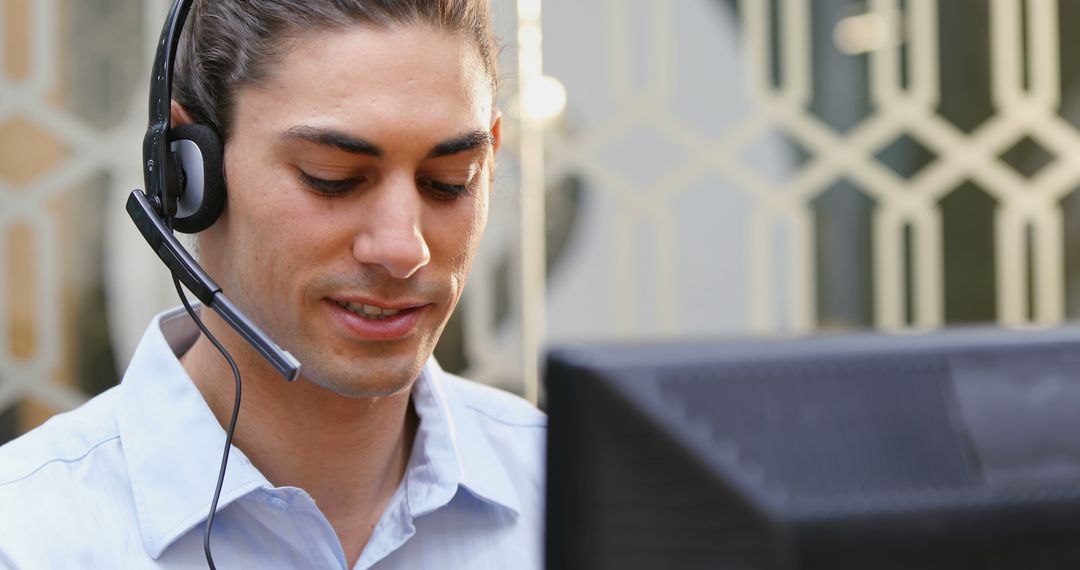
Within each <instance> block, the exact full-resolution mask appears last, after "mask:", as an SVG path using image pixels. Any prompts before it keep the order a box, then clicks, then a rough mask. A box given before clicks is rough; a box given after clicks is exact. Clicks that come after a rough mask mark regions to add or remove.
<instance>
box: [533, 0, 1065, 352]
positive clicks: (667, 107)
mask: <svg viewBox="0 0 1080 570" xmlns="http://www.w3.org/2000/svg"><path fill="white" fill-rule="evenodd" d="M596 4H597V7H591V8H586V7H582V6H581V4H580V3H576V2H567V1H563V2H560V1H558V0H548V2H546V3H545V13H546V14H549V15H550V14H555V13H557V14H560V15H561V17H556V16H552V20H551V25H550V26H548V27H547V28H546V29H545V35H546V37H548V38H551V37H553V36H555V37H559V38H561V40H560V41H561V42H562V44H563V46H562V50H561V51H558V49H559V48H558V47H557V46H552V43H553V42H552V41H548V42H546V44H545V49H546V51H547V53H546V56H545V65H546V69H547V71H548V72H549V73H552V74H554V75H556V76H559V77H561V78H564V80H565V81H566V83H567V86H568V90H569V93H570V102H571V103H570V104H571V109H570V111H569V114H568V121H569V123H568V125H564V128H563V129H562V131H553V133H552V135H551V137H552V140H551V144H550V152H551V156H552V164H551V167H550V169H549V174H548V176H549V178H551V179H558V178H559V177H561V176H565V175H566V174H567V173H581V174H582V175H583V176H584V177H585V178H586V179H587V180H588V181H589V184H590V190H591V191H592V192H591V200H592V205H591V209H592V211H591V216H592V223H593V224H595V225H599V226H602V227H603V228H604V229H603V230H602V231H599V230H598V231H597V232H596V234H601V233H606V235H589V231H588V230H584V232H585V235H583V240H584V241H585V242H590V243H592V244H593V245H591V246H588V247H587V249H589V251H588V252H586V253H582V254H581V257H582V259H581V262H580V263H578V264H576V265H575V268H585V267H586V266H589V265H591V266H592V267H593V269H592V271H593V273H592V275H593V277H592V278H591V279H590V280H589V281H590V286H591V287H593V288H594V289H600V290H610V291H613V294H612V295H610V296H609V297H607V298H603V299H600V300H599V301H598V302H596V301H595V299H596V297H593V299H594V304H595V306H593V307H591V310H590V308H589V307H587V303H576V302H575V301H573V300H572V299H568V298H570V297H577V296H580V295H581V293H583V292H584V290H585V289H586V286H585V285H584V284H583V282H582V280H580V279H578V278H576V277H575V276H574V275H573V271H568V272H567V274H566V275H552V276H551V278H550V281H549V286H550V291H549V293H550V295H551V307H550V310H549V317H548V320H549V323H550V327H551V329H552V331H553V332H552V336H553V337H555V338H579V337H590V338H591V337H606V336H621V337H637V336H650V337H654V336H672V335H683V334H687V333H693V334H697V333H703V334H715V333H719V332H736V333H738V332H743V331H757V332H764V333H771V332H783V331H788V332H806V331H811V330H816V329H820V328H822V327H828V326H831V325H832V324H833V323H832V322H831V321H830V318H829V314H828V311H827V310H826V309H827V305H830V304H837V303H842V302H844V301H845V299H842V298H841V299H839V300H837V299H836V298H835V297H836V296H837V293H838V292H839V294H840V296H844V295H849V296H852V295H855V294H862V295H864V296H865V297H866V305H867V309H866V310H865V311H864V312H863V313H862V316H861V317H859V316H856V318H849V319H846V320H844V319H840V321H841V322H840V323H839V324H841V325H843V326H876V327H880V328H885V329H904V328H924V327H938V326H941V325H943V324H946V323H947V322H951V321H959V320H979V319H995V318H996V320H998V321H1000V322H1002V323H1007V324H1023V323H1039V324H1052V323H1056V322H1059V321H1061V320H1062V319H1063V318H1064V316H1065V312H1066V282H1067V280H1066V275H1065V268H1066V256H1065V248H1066V246H1067V243H1068V242H1067V240H1066V238H1065V229H1066V228H1065V226H1066V221H1067V220H1066V213H1067V212H1066V210H1063V206H1062V204H1063V201H1065V202H1066V203H1068V201H1069V200H1068V197H1069V196H1070V195H1071V194H1072V192H1073V191H1074V190H1075V189H1076V188H1077V187H1078V186H1080V165H1078V164H1077V163H1076V162H1075V161H1071V160H1067V159H1066V157H1069V156H1072V155H1075V154H1076V153H1077V152H1078V151H1080V136H1078V133H1077V128H1076V126H1077V125H1076V121H1075V120H1072V119H1070V118H1068V117H1067V116H1066V115H1067V113H1065V112H1064V111H1063V110H1062V91H1063V89H1062V81H1061V77H1062V73H1063V70H1068V66H1067V65H1063V64H1062V61H1061V59H1062V55H1063V54H1064V53H1067V52H1066V51H1064V50H1065V49H1066V46H1069V45H1071V44H1069V43H1067V42H1066V41H1065V40H1067V38H1063V37H1061V34H1060V33H1059V32H1060V30H1062V29H1069V22H1074V21H1075V20H1076V17H1077V16H1078V14H1076V13H1075V12H1076V10H1074V9H1072V8H1071V6H1070V4H1072V3H1070V2H1057V1H1052V0H1045V1H1044V0H1030V1H1022V0H978V1H976V0H971V1H967V0H965V1H958V2H954V1H953V0H947V1H946V0H940V1H939V0H866V1H856V2H850V1H829V0H815V1H811V0H744V1H738V2H736V1H734V0H732V1H730V2H724V1H719V0H714V1H706V0H695V1H693V2H690V1H687V2H668V1H664V0H633V1H627V0H608V1H606V2H598V3H596ZM575 10H576V11H577V15H578V16H579V17H580V19H581V20H583V21H584V23H582V24H580V26H579V27H575V26H577V24H575V23H574V22H572V21H571V14H572V13H573V12H574V11H575ZM1066 18H1067V19H1066ZM965 25H966V26H968V27H967V28H965V27H964V26H965ZM980 26H981V27H980ZM555 28H558V30H557V31H556V30H555ZM579 28H580V29H579ZM586 28H588V29H590V30H599V31H598V32H597V33H592V34H589V35H587V36H586V35H584V32H585V31H586ZM705 36H708V37H713V38H721V39H715V40H714V41H711V42H703V41H699V39H695V38H701V37H705ZM583 37H585V38H587V39H580V38H583ZM961 40H963V41H967V42H968V44H967V45H958V42H959V41H961ZM597 42H599V44H600V45H596V44H597ZM943 43H944V44H946V45H947V47H948V50H947V51H946V50H945V48H943ZM852 44H854V45H855V48H851V47H850V46H851V45H852ZM858 45H863V46H864V47H863V48H861V49H862V50H863V53H861V54H856V55H847V54H840V53H839V51H838V48H837V46H847V47H848V49H859V48H858ZM589 50H592V52H590V51H589ZM553 51H554V52H555V53H553ZM594 52H598V53H594ZM703 52H704V53H705V55H702V53H703ZM976 56H979V57H982V58H984V59H985V61H986V69H985V70H981V69H975V70H974V71H973V70H970V69H964V68H963V66H965V65H966V66H968V67H972V68H978V66H979V63H980V61H981V60H980V59H979V57H976ZM845 58H846V59H845ZM573 59H578V60H584V61H585V62H586V63H583V64H580V66H576V65H575V64H574V62H573V61H572V60H573ZM957 62H961V63H957ZM844 65H849V66H852V67H853V68H854V69H855V71H854V72H852V73H854V74H855V75H856V76H857V78H856V79H858V80H851V79H850V77H847V76H845V75H844V74H843V73H841V72H842V71H843V69H841V68H842V67H843V66H844ZM585 66H588V67H589V69H590V71H591V74H592V75H591V76H590V75H589V74H587V73H584V72H582V71H580V70H579V69H578V67H585ZM688 68H689V69H688ZM983 71H985V73H984V75H985V76H986V78H987V80H986V85H985V89H981V85H980V84H978V83H974V87H973V88H972V91H973V92H975V96H974V98H975V99H976V100H974V101H970V102H966V103H965V101H963V100H958V98H957V96H956V92H955V91H954V90H953V87H952V86H953V85H955V83H956V80H955V77H957V76H964V77H967V76H966V75H964V74H972V76H976V75H978V74H979V73H982V72H983ZM712 75H715V76H717V77H716V78H715V80H713V79H708V77H710V76H712ZM849 75H850V74H849ZM597 78H600V79H597ZM703 78H705V79H703ZM860 81H861V83H860ZM943 84H944V85H948V86H949V88H948V89H945V88H943ZM590 91H592V92H590ZM733 91H738V92H739V94H738V95H733V94H732V92H733ZM980 98H986V99H987V104H986V106H987V108H988V109H989V111H988V114H987V116H986V117H977V118H975V119H973V120H966V118H970V116H971V113H970V112H968V111H969V109H965V108H964V107H965V104H967V106H968V107H971V108H978V105H976V103H977V101H978V100H980ZM575 101H576V102H577V104H578V105H579V109H578V114H577V115H576V116H575V114H574V110H575V109H574V105H575ZM599 101H605V102H606V103H599ZM585 106H589V108H588V109H586V110H582V108H583V107H585ZM898 157H899V158H898ZM972 195H974V196H975V198H976V199H975V202H976V203H977V204H983V205H985V208H983V209H984V210H986V211H987V212H988V214H987V217H988V218H989V220H988V222H987V224H985V225H984V226H981V228H983V229H987V231H988V232H989V233H985V232H984V235H979V234H977V233H976V234H964V232H963V231H962V230H961V229H960V227H961V225H962V224H961V223H959V222H957V221H956V219H955V218H959V219H960V221H961V222H962V221H963V220H962V218H963V214H962V213H961V214H960V215H959V216H957V215H955V212H956V211H957V208H956V207H955V204H956V203H960V204H966V203H968V202H971V200H968V198H969V197H970V196H972ZM965 200H967V202H965ZM980 200H981V202H980ZM830 208H831V211H830ZM961 211H962V209H961ZM822 212H825V213H828V214H829V215H828V216H825V215H822ZM943 212H947V213H949V215H950V216H953V217H950V218H949V220H950V221H949V223H946V222H945V217H946V216H945V215H944V214H943ZM857 215H863V216H864V217H865V218H866V219H865V220H863V221H861V222H859V221H857V220H856V221H853V220H855V219H856V217H857ZM971 215H972V216H974V215H975V214H974V211H973V212H972V214H971ZM845 224H846V225H845ZM860 224H861V225H860ZM837 227H839V228H840V230H837ZM837 236H839V238H840V239H838V238H837ZM845 248H846V250H850V252H852V256H854V257H855V258H856V262H855V263H851V262H847V263H846V264H845V263H838V264H833V263H832V261H831V260H833V259H834V258H835V257H836V256H838V255H839V254H840V253H842V251H840V250H845ZM965 257H966V258H968V260H971V259H972V258H977V259H975V261H976V262H977V263H976V264H975V265H977V267H979V268H980V269H982V270H986V268H991V269H990V270H989V271H990V273H989V275H988V279H987V280H986V281H990V283H989V286H988V287H989V288H986V285H985V284H978V283H976V284H974V285H970V287H972V288H975V287H983V288H985V289H986V290H989V291H991V292H992V298H993V300H992V306H991V307H990V309H989V310H988V311H983V312H982V313H976V314H974V316H971V317H965V316H964V315H963V314H961V312H960V311H959V309H957V307H959V306H960V305H961V304H962V303H961V302H960V301H963V297H964V296H965V289H964V288H965V287H969V284H968V283H969V282H967V281H964V279H963V278H964V275H963V273H964V271H963V270H962V267H963V263H964V262H965V259H964V258H965ZM586 260H587V261H586ZM859 264H862V266H861V267H860V266H859ZM860 271H861V272H864V273H865V276H864V277H863V278H862V285H861V288H862V289H861V290H859V291H855V292H854V293H850V294H849V293H847V292H845V291H844V290H843V289H842V288H840V287H838V286H835V285H836V284H838V283H839V284H842V283H843V281H844V279H846V276H845V275H846V274H847V273H858V272H860ZM848 280H849V281H850V279H848ZM822 284H824V285H826V287H822ZM563 289H565V290H566V291H568V292H564V291H562V290H563ZM830 295H831V296H830ZM947 300H948V301H949V302H947ZM950 303H952V306H950V305H949V304H950ZM710 311H711V312H710ZM575 313H586V314H589V315H590V319H592V322H589V321H587V320H583V319H581V318H577V320H574V319H575V317H574V314H575ZM701 313H708V314H709V316H708V317H706V318H705V319H701V318H699V317H700V314H701ZM598 314H599V315H600V317H599V318H598V317H597V315H598ZM603 317H608V318H610V319H611V321H612V322H611V323H610V324H605V325H596V324H595V321H598V320H599V321H604V318H603ZM564 318H565V319H567V320H565V321H563V319H564ZM860 319H862V321H860ZM560 321H563V322H567V323H571V324H568V325H566V326H560V325H559V323H560ZM582 330H585V331H586V332H585V333H581V331H582Z"/></svg>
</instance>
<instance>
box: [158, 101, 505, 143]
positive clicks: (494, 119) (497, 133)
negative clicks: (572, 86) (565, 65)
mask: <svg viewBox="0 0 1080 570" xmlns="http://www.w3.org/2000/svg"><path fill="white" fill-rule="evenodd" d="M174 104H175V103H174ZM491 136H492V137H493V138H494V139H495V145H494V148H492V150H493V151H495V152H499V148H500V147H502V111H500V110H499V109H498V107H492V109H491Z"/></svg>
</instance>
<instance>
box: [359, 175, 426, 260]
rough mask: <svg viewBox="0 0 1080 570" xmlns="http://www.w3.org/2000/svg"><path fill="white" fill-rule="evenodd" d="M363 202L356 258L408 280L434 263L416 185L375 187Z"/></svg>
mask: <svg viewBox="0 0 1080 570" xmlns="http://www.w3.org/2000/svg"><path fill="white" fill-rule="evenodd" d="M367 198H368V199H367V200H363V201H362V202H361V204H362V206H361V207H362V208H363V211H361V212H360V213H359V214H358V215H359V216H360V218H361V219H362V220H363V222H362V223H361V224H360V227H361V229H360V231H358V232H357V235H356V238H355V240H354V241H353V257H355V258H356V260H357V261H359V262H360V263H362V264H365V265H374V266H379V267H381V268H382V269H383V270H384V271H386V272H387V273H388V274H389V275H390V276H391V277H394V278H396V279H407V278H408V277H410V276H412V275H413V274H414V273H416V272H417V271H418V270H419V269H420V268H421V267H423V266H425V265H427V264H428V263H429V262H430V261H431V250H430V249H428V244H427V241H425V240H424V235H423V233H422V231H421V218H422V214H423V204H422V202H421V196H420V193H419V192H418V191H417V189H416V185H415V182H413V181H411V180H409V181H408V182H407V183H396V184H395V183H391V181H386V182H385V183H384V184H382V185H380V187H377V188H372V189H371V192H370V193H369V194H368V196H367Z"/></svg>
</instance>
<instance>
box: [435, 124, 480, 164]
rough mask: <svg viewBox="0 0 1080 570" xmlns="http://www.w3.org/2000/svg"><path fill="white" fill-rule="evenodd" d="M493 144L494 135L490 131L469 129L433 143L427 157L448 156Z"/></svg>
mask: <svg viewBox="0 0 1080 570" xmlns="http://www.w3.org/2000/svg"><path fill="white" fill-rule="evenodd" d="M494 144H495V137H493V136H491V133H489V132H487V131H481V130H475V131H469V132H467V133H465V134H463V135H461V136H458V137H455V138H452V139H450V140H448V141H443V142H441V143H439V144H437V145H435V148H433V149H431V152H429V153H428V158H439V157H440V156H450V155H452V154H457V153H459V152H465V151H467V150H473V149H477V148H483V147H489V146H492V145H494Z"/></svg>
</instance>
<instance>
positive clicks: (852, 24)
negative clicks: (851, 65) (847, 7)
mask: <svg viewBox="0 0 1080 570" xmlns="http://www.w3.org/2000/svg"><path fill="white" fill-rule="evenodd" d="M892 21H894V20H893V19H892V18H889V17H887V16H885V15H883V14H881V13H880V12H868V13H866V14H859V15H858V16H849V17H847V18H844V19H843V20H840V21H839V22H837V23H836V27H835V28H833V43H834V44H836V48H837V49H839V50H840V51H842V52H844V53H846V54H849V55H857V54H860V53H867V52H871V51H875V50H879V49H882V48H884V47H886V46H888V45H889V43H890V42H891V40H892V37H893V34H892V33H890V22H892Z"/></svg>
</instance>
